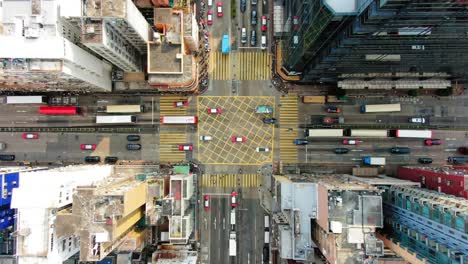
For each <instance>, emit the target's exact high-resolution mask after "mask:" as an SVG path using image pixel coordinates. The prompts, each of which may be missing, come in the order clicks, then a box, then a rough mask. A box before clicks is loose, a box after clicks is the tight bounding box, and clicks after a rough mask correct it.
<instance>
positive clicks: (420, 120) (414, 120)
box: [409, 117, 426, 124]
mask: <svg viewBox="0 0 468 264" xmlns="http://www.w3.org/2000/svg"><path fill="white" fill-rule="evenodd" d="M409 121H410V123H416V124H424V123H426V119H425V118H424V117H412V118H410V120H409Z"/></svg>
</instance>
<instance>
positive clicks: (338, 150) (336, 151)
mask: <svg viewBox="0 0 468 264" xmlns="http://www.w3.org/2000/svg"><path fill="white" fill-rule="evenodd" d="M348 152H349V149H347V148H335V153H336V154H346V153H348Z"/></svg>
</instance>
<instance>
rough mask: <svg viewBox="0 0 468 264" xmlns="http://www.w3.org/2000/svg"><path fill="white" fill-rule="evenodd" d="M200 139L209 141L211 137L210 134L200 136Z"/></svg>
mask: <svg viewBox="0 0 468 264" xmlns="http://www.w3.org/2000/svg"><path fill="white" fill-rule="evenodd" d="M200 140H201V141H210V140H213V137H211V136H200Z"/></svg>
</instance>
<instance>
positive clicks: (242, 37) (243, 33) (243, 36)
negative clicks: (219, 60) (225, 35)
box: [241, 28, 247, 44]
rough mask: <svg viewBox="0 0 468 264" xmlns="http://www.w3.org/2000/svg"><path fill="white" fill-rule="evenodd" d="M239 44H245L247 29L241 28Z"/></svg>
mask: <svg viewBox="0 0 468 264" xmlns="http://www.w3.org/2000/svg"><path fill="white" fill-rule="evenodd" d="M241 43H242V44H245V43H247V29H245V28H242V30H241Z"/></svg>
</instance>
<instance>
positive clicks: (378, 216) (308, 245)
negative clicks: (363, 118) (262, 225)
mask: <svg viewBox="0 0 468 264" xmlns="http://www.w3.org/2000/svg"><path fill="white" fill-rule="evenodd" d="M274 179H275V183H274V184H275V188H274V190H275V191H274V196H275V197H276V202H277V203H278V206H279V208H280V210H281V212H278V213H275V214H274V216H273V219H274V222H275V223H276V224H277V228H278V231H277V234H278V242H277V246H278V248H279V252H280V257H281V258H283V259H293V260H298V261H313V259H314V252H315V251H314V248H318V249H319V250H320V251H321V252H322V254H323V255H324V256H325V257H326V258H327V260H328V261H329V262H330V263H363V262H362V261H363V256H367V257H373V256H381V255H383V254H384V252H383V243H382V241H380V240H379V239H377V238H376V237H375V236H374V232H375V229H376V228H377V227H381V226H382V225H383V215H382V204H381V197H380V191H379V190H378V189H377V188H376V187H374V186H371V185H368V184H365V183H363V182H359V181H354V180H351V179H350V178H346V177H340V176H337V175H333V176H331V175H330V176H324V177H307V178H306V181H304V180H301V181H300V182H299V181H297V180H296V179H294V178H292V177H290V178H287V177H285V176H275V177H274Z"/></svg>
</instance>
